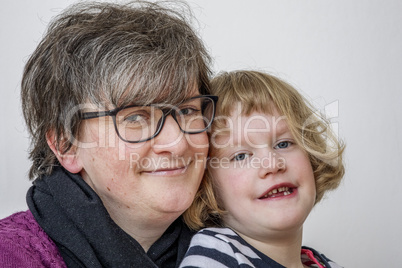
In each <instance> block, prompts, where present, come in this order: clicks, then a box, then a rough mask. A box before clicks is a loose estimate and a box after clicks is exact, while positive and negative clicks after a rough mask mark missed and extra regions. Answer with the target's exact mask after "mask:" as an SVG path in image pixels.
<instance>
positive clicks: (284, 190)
mask: <svg viewBox="0 0 402 268" xmlns="http://www.w3.org/2000/svg"><path fill="white" fill-rule="evenodd" d="M292 193H293V188H291V187H286V186H283V187H278V188H275V189H272V190H270V191H269V192H268V193H266V194H264V195H263V196H261V197H260V198H259V199H266V198H274V197H281V196H287V195H290V194H292Z"/></svg>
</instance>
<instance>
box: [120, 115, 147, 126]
mask: <svg viewBox="0 0 402 268" xmlns="http://www.w3.org/2000/svg"><path fill="white" fill-rule="evenodd" d="M146 120H147V118H146V117H145V116H144V115H142V114H131V115H128V116H126V117H125V118H124V121H125V122H126V123H130V124H133V123H134V124H135V123H140V122H145V121H146Z"/></svg>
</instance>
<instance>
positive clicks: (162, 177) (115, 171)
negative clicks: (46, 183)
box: [76, 92, 209, 225]
mask: <svg viewBox="0 0 402 268" xmlns="http://www.w3.org/2000/svg"><path fill="white" fill-rule="evenodd" d="M195 95H199V94H198V92H195V93H194V94H193V95H191V96H189V97H192V96H195ZM83 124H84V125H83V128H82V134H81V136H80V142H81V143H80V144H81V145H82V146H79V148H78V149H77V156H76V160H77V161H76V162H77V165H79V167H80V174H81V175H82V177H83V179H84V180H85V181H86V182H87V183H88V184H89V185H90V186H91V187H92V188H93V189H94V190H95V192H96V193H97V194H98V195H99V197H100V198H101V199H102V201H103V203H104V205H105V207H106V208H107V210H108V212H109V213H110V215H111V217H112V218H113V219H114V220H115V221H116V222H117V223H118V224H119V221H121V219H123V221H124V220H130V219H136V220H138V221H142V222H143V223H144V224H161V225H166V224H170V223H171V222H172V221H174V220H175V219H176V218H177V217H179V216H180V215H181V214H182V213H183V212H184V211H185V210H186V209H187V208H188V207H189V206H190V204H191V203H192V201H193V199H194V196H195V194H196V192H197V189H198V187H199V184H200V182H201V179H202V176H203V173H204V167H205V159H206V156H207V153H208V146H209V145H208V137H207V134H206V132H202V133H199V134H191V135H189V134H183V133H182V132H181V131H180V129H179V126H178V124H177V123H176V121H175V120H174V119H173V118H172V116H170V115H169V116H168V117H167V118H166V121H165V124H164V126H163V129H162V130H161V132H160V134H159V135H158V136H157V137H155V138H154V139H151V140H149V141H146V142H140V143H127V142H124V141H122V140H121V139H120V138H119V137H118V136H117V134H116V132H115V130H114V125H113V121H112V118H111V117H101V118H94V119H89V120H84V121H83ZM137 223H138V222H137Z"/></svg>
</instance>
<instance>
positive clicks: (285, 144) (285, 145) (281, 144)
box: [274, 141, 292, 149]
mask: <svg viewBox="0 0 402 268" xmlns="http://www.w3.org/2000/svg"><path fill="white" fill-rule="evenodd" d="M290 145H292V142H290V141H281V142H279V143H278V144H277V145H275V147H274V148H275V149H286V148H288V147H289V146H290Z"/></svg>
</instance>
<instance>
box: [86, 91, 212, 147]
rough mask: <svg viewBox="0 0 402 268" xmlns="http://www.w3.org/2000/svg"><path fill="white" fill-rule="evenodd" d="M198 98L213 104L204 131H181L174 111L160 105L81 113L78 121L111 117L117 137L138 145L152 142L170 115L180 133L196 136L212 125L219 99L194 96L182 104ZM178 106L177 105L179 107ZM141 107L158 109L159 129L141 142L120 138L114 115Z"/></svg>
mask: <svg viewBox="0 0 402 268" xmlns="http://www.w3.org/2000/svg"><path fill="white" fill-rule="evenodd" d="M199 98H209V99H211V100H212V103H213V107H212V108H213V111H212V115H211V120H210V122H209V123H208V125H207V126H206V127H205V128H204V129H202V130H198V131H185V130H183V129H182V128H181V126H180V124H179V122H178V121H177V118H176V114H175V113H174V109H172V108H165V109H161V108H160V107H158V106H161V104H149V105H136V104H134V105H128V106H123V107H117V108H115V109H113V110H109V111H101V112H86V113H81V114H80V119H81V120H86V119H93V118H98V117H104V116H111V117H112V119H113V124H114V129H115V131H116V133H117V136H119V138H120V139H121V140H122V141H125V142H128V143H140V142H145V141H149V140H152V139H153V138H155V137H156V136H158V135H159V133H160V132H161V130H162V128H163V126H164V124H165V119H166V117H167V116H169V115H172V117H173V119H174V120H175V121H176V123H177V125H178V126H179V129H180V131H181V132H183V133H185V134H198V133H202V132H204V131H206V130H207V129H208V128H209V127H210V126H211V125H212V122H213V121H214V119H215V111H216V103H217V102H218V99H219V98H218V96H214V95H199V96H195V97H192V98H189V99H186V100H184V101H183V102H182V103H184V102H187V101H190V100H193V99H199ZM182 103H180V104H182ZM180 104H178V105H180ZM141 106H155V107H157V108H159V109H160V110H161V111H162V117H161V119H160V120H159V122H158V125H159V127H158V129H157V130H156V131H155V133H154V134H153V135H152V136H151V137H149V138H147V139H143V140H139V141H129V140H126V139H124V138H123V137H122V136H120V133H119V130H118V128H117V123H116V115H117V113H118V112H120V111H121V110H124V109H127V108H131V107H141Z"/></svg>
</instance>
